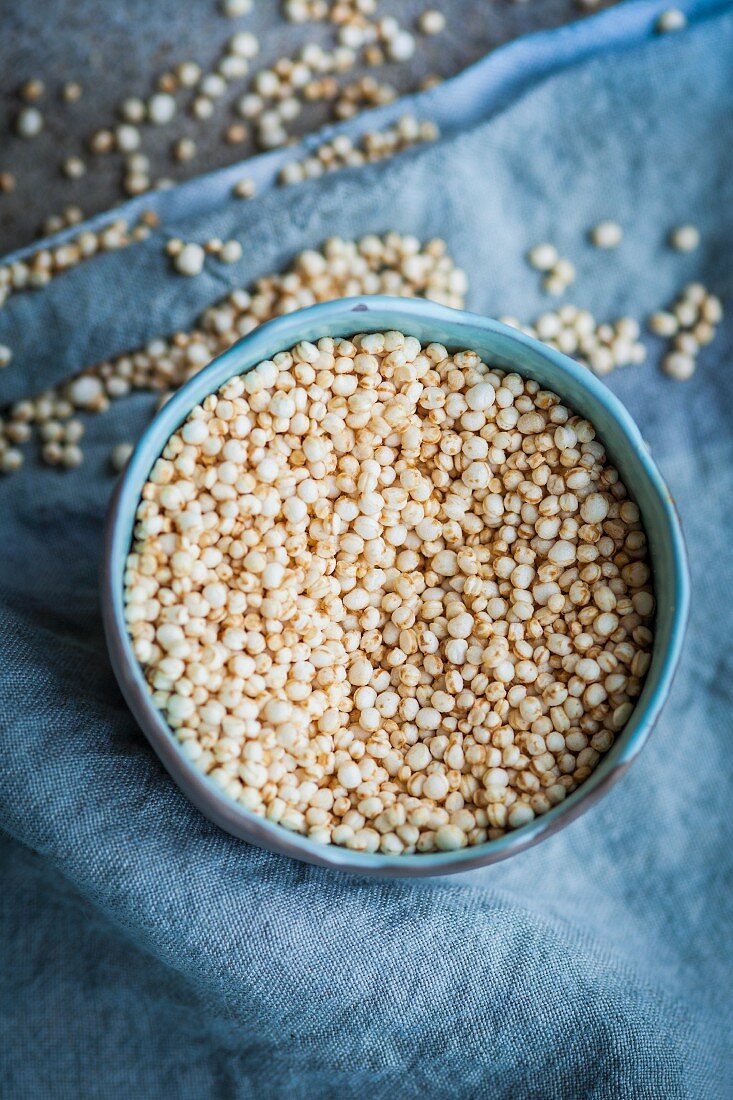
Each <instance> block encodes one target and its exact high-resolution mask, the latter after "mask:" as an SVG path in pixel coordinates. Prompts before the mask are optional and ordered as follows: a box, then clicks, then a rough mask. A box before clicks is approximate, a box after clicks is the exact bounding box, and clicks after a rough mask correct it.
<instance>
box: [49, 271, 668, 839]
mask: <svg viewBox="0 0 733 1100" xmlns="http://www.w3.org/2000/svg"><path fill="white" fill-rule="evenodd" d="M315 256H316V254H314V259H313V263H314V264H319V263H320V261H317V260H316V258H315ZM46 446H47V448H54V447H55V448H56V450H54V451H53V455H51V456H50V459H49V460H52V459H53V460H55V461H58V462H61V463H63V462H64V446H63V445H61V446H60V447H59V444H54V443H53V442H49V443H47V444H46ZM66 449H67V450H68V444H67V445H66ZM57 452H58V454H57ZM125 606H126V611H125V614H126V621H127V625H128V630H129V633H130V637H131V640H132V646H133V650H134V652H135V654H136V657H137V659H138V660H139V662H140V664H141V665H142V667H143V669H144V672H145V676H146V679H147V682H148V686H149V689H150V692H151V698H152V702H153V704H154V705H155V706H156V707H158V708H159V709H160V710H161V711H162V712H163V714H164V715H165V716H166V719H167V721H168V723H169V725H170V727H171V729H172V730H173V732H174V733H175V735H176V737H177V738H178V740H179V741H180V743H181V746H182V749H183V751H184V752H185V754H186V755H187V757H188V758H189V759H190V760H191V761H192V762H193V763H194V765H195V766H196V767H198V768H199V769H201V770H202V771H203V772H205V773H206V774H208V775H209V777H210V778H211V780H212V782H214V783H216V784H217V785H218V786H219V787H220V788H221V789H222V790H223V791H224V792H226V793H227V794H228V795H229V796H230V797H232V798H233V799H236V800H238V801H239V802H240V803H241V804H242V805H243V806H245V807H246V808H247V809H248V810H250V811H251V812H253V813H255V814H256V815H258V816H261V817H264V818H267V819H268V820H270V821H272V822H275V823H278V822H279V823H280V824H281V825H283V826H284V827H285V828H288V829H291V830H295V831H297V832H300V833H304V834H307V835H308V836H309V837H310V838H311V839H313V840H314V841H317V842H319V843H326V844H328V843H333V844H340V845H345V846H346V847H348V848H353V849H355V850H360V851H380V852H383V853H386V854H404V853H411V852H429V851H434V850H442V851H454V850H458V849H460V848H463V847H466V846H470V845H475V844H480V843H484V842H485V841H486V840H490V839H494V838H496V837H499V836H501V835H502V834H503V833H504V832H506V831H507V830H511V829H516V828H520V827H521V826H522V825H525V824H527V823H528V822H530V821H532V820H533V819H534V818H535V817H536V816H539V815H541V814H543V813H546V812H547V811H548V810H549V809H550V808H551V807H552V806H555V805H558V804H559V803H560V802H562V801H563V799H564V798H565V797H567V795H568V794H569V793H571V792H572V791H573V790H575V789H576V787H578V786H579V785H580V784H581V783H582V782H583V781H584V780H585V779H587V777H588V776H589V775H590V774H591V773H592V771H593V769H594V767H595V766H596V764H597V763H598V761H599V759H600V757H601V754H602V753H604V752H606V751H608V749H609V748H610V747H611V745H612V744H613V742H614V740H615V738H616V736H617V735H618V733H619V732H620V731H621V730H622V729H623V727H624V725H625V724H626V722H627V721H628V718H629V716H630V715H631V713H632V711H633V706H634V701H635V700H636V699H637V698H638V696H639V694H640V692H641V688H642V685H643V679H644V674H645V672H646V670H647V668H648V666H649V662H650V657H651V649H652V643H653V633H652V631H653V625H654V606H655V605H654V596H653V587H652V577H651V572H650V567H649V564H648V556H647V546H646V538H645V535H644V531H643V527H642V525H641V521H640V516H639V510H638V508H637V507H636V505H635V504H634V503H633V502H632V501H630V500H629V499H628V496H627V493H626V490H625V488H624V486H623V485H622V483H621V481H620V480H619V477H618V473H617V471H616V470H615V469H614V468H613V467H612V466H610V465H609V463H608V460H607V458H606V454H605V451H604V448H603V446H602V444H601V443H599V441H598V440H597V439H596V438H595V431H594V429H593V426H592V425H591V424H590V423H589V422H588V421H587V420H584V419H583V418H582V417H579V416H577V415H576V414H575V413H574V412H573V411H572V410H571V409H569V408H568V407H567V406H566V405H565V404H564V403H563V402H562V400H561V399H560V398H559V397H558V396H557V395H555V394H553V393H551V392H548V391H545V390H542V389H540V387H539V385H538V384H537V383H536V382H534V381H532V380H529V379H524V378H522V377H520V376H519V375H518V374H514V373H505V372H504V371H502V370H499V369H497V368H494V367H491V366H490V365H487V364H485V363H483V362H482V361H481V359H480V357H479V356H478V355H477V354H476V353H474V352H472V351H470V350H464V351H457V352H448V351H447V350H446V348H445V347H443V346H442V345H440V344H437V343H432V344H427V345H423V344H421V343H420V341H418V340H417V339H415V338H414V337H412V336H406V335H404V334H403V333H401V332H395V331H392V332H377V333H362V334H357V335H355V336H353V337H351V338H331V337H328V336H324V337H323V338H322V339H320V340H313V341H302V342H301V343H299V344H297V345H296V346H295V347H294V348H291V349H289V350H287V351H283V352H281V353H279V354H277V355H275V356H273V358H272V359H271V360H267V361H265V362H263V363H260V364H259V365H258V366H256V367H255V368H253V369H252V370H250V371H248V372H247V373H245V374H243V375H241V376H236V377H234V378H231V379H230V380H229V381H228V382H226V383H225V384H224V385H223V386H222V387H221V389H220V390H219V392H218V393H214V394H211V395H209V396H208V397H207V398H205V400H204V401H203V402H202V404H201V405H199V406H197V407H196V408H194V409H193V410H192V412H191V414H190V415H189V417H188V419H187V420H186V421H185V423H184V424H183V425H182V426H181V428H179V429H178V430H177V431H176V432H175V433H174V435H173V436H172V437H171V439H170V440H169V442H168V444H167V445H166V447H165V449H164V451H163V453H162V455H161V457H160V458H159V459H158V460H157V462H156V463H155V465H154V467H153V469H152V471H151V473H150V476H149V480H148V482H147V483H146V485H145V487H144V489H143V492H142V499H141V501H140V504H139V506H138V510H137V517H136V525H135V529H134V535H133V545H132V547H131V551H130V555H129V557H128V562H127V570H126V574H125Z"/></svg>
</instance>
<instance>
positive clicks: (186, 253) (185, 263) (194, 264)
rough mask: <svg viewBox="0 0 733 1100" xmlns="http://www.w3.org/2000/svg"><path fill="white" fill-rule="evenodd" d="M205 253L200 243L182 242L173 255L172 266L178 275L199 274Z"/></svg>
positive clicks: (202, 267) (202, 266)
mask: <svg viewBox="0 0 733 1100" xmlns="http://www.w3.org/2000/svg"><path fill="white" fill-rule="evenodd" d="M205 259H206V253H205V251H204V249H203V248H202V247H201V245H200V244H184V245H183V247H182V248H181V249H180V251H176V252H175V254H174V256H173V266H174V267H175V269H176V271H177V272H178V273H179V275H188V276H192V275H200V274H201V272H202V271H203V269H204V260H205Z"/></svg>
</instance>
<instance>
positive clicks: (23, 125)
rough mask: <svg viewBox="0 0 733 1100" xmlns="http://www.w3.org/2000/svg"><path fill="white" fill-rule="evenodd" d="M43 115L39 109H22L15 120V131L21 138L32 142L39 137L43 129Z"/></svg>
mask: <svg viewBox="0 0 733 1100" xmlns="http://www.w3.org/2000/svg"><path fill="white" fill-rule="evenodd" d="M43 125H44V121H43V115H42V114H41V112H40V111H39V110H38V108H37V107H22V108H21V109H20V111H18V114H17V116H16V119H15V130H16V133H17V134H18V136H19V137H22V138H25V139H26V140H31V139H32V138H35V137H38V135H39V134H40V132H41V130H42V129H43Z"/></svg>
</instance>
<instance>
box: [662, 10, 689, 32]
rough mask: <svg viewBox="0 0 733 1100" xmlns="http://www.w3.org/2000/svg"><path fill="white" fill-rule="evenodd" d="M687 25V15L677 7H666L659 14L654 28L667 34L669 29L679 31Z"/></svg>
mask: <svg viewBox="0 0 733 1100" xmlns="http://www.w3.org/2000/svg"><path fill="white" fill-rule="evenodd" d="M686 26H687V16H686V15H685V13H684V12H683V11H680V9H679V8H667V10H666V11H663V12H662V14H661V15H660V16H659V18H658V19H657V22H656V29H657V31H658V32H659V34H669V33H670V32H671V31H681V30H683V29H684V28H685V27H686Z"/></svg>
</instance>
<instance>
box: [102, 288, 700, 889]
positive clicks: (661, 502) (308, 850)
mask: <svg viewBox="0 0 733 1100" xmlns="http://www.w3.org/2000/svg"><path fill="white" fill-rule="evenodd" d="M387 329H397V330H399V331H401V332H404V333H406V334H409V335H412V336H416V337H417V338H418V339H419V340H421V341H423V342H430V341H436V342H439V343H442V344H444V345H445V346H447V347H448V348H449V349H455V350H458V349H461V348H470V349H472V350H474V351H477V352H478V353H479V354H480V355H481V356H482V358H483V359H484V360H485V361H487V362H488V363H490V364H492V365H495V366H498V367H502V368H505V369H507V370H512V371H516V372H518V373H519V374H521V375H525V376H527V377H530V378H533V379H535V380H536V381H537V382H539V383H540V385H541V386H543V387H544V388H546V389H550V390H554V391H555V392H556V393H558V394H559V395H560V396H561V397H562V398H563V400H565V401H566V402H567V403H568V405H570V406H571V407H572V408H573V409H574V410H575V411H576V412H578V413H580V414H582V415H583V416H584V417H587V419H588V420H590V421H591V422H592V423H593V424H594V426H595V427H596V429H597V431H598V435H599V437H600V439H601V440H602V442H603V444H604V446H605V447H606V449H607V453H608V455H609V456H610V459H611V461H612V462H613V463H614V465H615V466H616V467H617V469H618V470H619V473H620V475H621V478H622V480H623V481H624V483H625V485H626V487H627V489H628V490H629V493H630V495H631V496H632V497H633V498H634V500H635V501H636V502H637V504H638V506H639V508H640V510H641V514H642V518H643V522H644V525H645V528H646V532H647V536H648V539H649V548H650V554H651V561H652V568H653V575H654V584H655V592H656V600H657V612H656V627H655V630H656V633H655V642H654V652H653V658H652V663H651V667H650V669H649V672H648V674H647V677H646V681H645V684H644V689H643V691H642V694H641V697H640V698H639V700H638V703H637V705H636V708H635V710H634V712H633V715H632V717H631V719H630V721H629V722H628V724H627V726H626V727H625V729H624V730H623V732H622V733H621V734H620V735H619V736H618V738H617V740H616V742H615V744H614V745H613V747H612V748H611V750H610V751H609V752H608V753H607V754H606V755H605V756H604V757H603V759H602V760H601V761H600V763H599V764H598V766H597V767H596V769H595V771H594V772H593V774H592V775H591V776H590V777H589V778H588V779H587V780H586V781H585V782H584V783H583V784H582V785H581V786H580V787H579V788H578V789H577V790H576V791H574V792H573V794H571V795H570V796H569V797H568V798H567V799H566V800H565V802H563V803H561V804H560V805H559V806H556V807H554V808H553V809H552V810H550V811H549V812H548V813H546V814H543V815H542V816H540V817H537V818H535V820H534V821H532V822H530V823H529V824H528V825H525V826H523V827H522V828H520V829H517V830H515V831H514V832H510V833H508V834H507V835H506V836H503V837H501V838H499V839H498V840H491V841H488V842H487V843H486V844H483V845H479V846H476V847H469V848H464V849H462V850H460V851H457V852H435V853H429V854H428V853H426V854H414V855H406V856H391V855H383V854H380V853H363V852H353V851H350V850H349V849H347V848H340V847H337V846H336V845H322V844H318V843H315V842H313V841H311V840H309V839H308V838H307V837H305V836H301V835H299V834H297V833H293V832H290V831H288V830H287V829H285V828H283V827H282V826H280V825H275V824H273V823H271V822H269V821H265V820H263V819H262V818H260V817H257V816H256V815H254V814H252V813H251V812H250V811H248V810H246V809H244V808H243V807H242V806H241V805H239V803H237V802H235V801H233V800H232V799H231V798H229V797H228V796H227V795H225V794H224V793H223V792H222V791H220V790H219V789H218V788H217V787H216V786H215V785H214V784H213V783H212V782H211V781H210V780H209V779H207V778H206V776H204V775H203V774H202V773H201V772H199V771H198V770H197V769H196V768H195V766H194V765H193V764H192V763H191V762H190V761H189V760H187V759H186V757H185V756H184V755H183V753H182V752H181V750H180V748H179V745H178V742H177V741H176V739H175V737H174V736H173V734H172V732H171V730H170V729H169V727H168V726H167V725H166V722H165V719H164V717H163V715H162V714H161V713H160V711H158V710H157V709H156V708H155V707H154V706H153V704H152V703H151V700H150V695H149V692H148V688H147V685H146V682H145V679H144V676H143V673H142V670H141V668H140V666H139V664H138V662H137V660H136V659H135V656H134V654H133V651H132V647H131V645H130V641H129V638H128V635H127V631H126V629H125V620H124V614H123V612H124V607H123V573H124V568H125V559H126V556H127V554H128V551H129V548H130V543H131V538H132V530H133V524H134V518H135V510H136V508H137V505H138V502H139V500H140V493H141V490H142V487H143V485H144V484H145V481H146V480H147V477H148V474H149V473H150V470H151V468H152V466H153V464H154V462H155V460H156V459H157V458H158V456H159V455H160V454H161V452H162V450H163V448H164V447H165V445H166V443H167V441H168V439H169V437H170V436H171V435H172V433H173V432H174V431H175V430H176V428H178V426H179V425H180V424H181V423H182V422H183V421H184V420H185V419H186V417H187V416H188V414H189V412H190V411H191V409H192V408H193V407H194V406H195V405H198V404H199V403H200V402H201V401H203V399H204V398H205V397H206V395H207V394H209V393H212V392H214V391H216V390H218V389H219V387H220V386H221V385H222V384H223V383H224V382H225V381H226V380H227V379H228V378H230V377H232V376H233V375H235V374H241V373H242V372H243V371H247V370H249V369H250V368H251V367H253V366H255V365H256V364H257V363H259V362H261V361H262V360H263V359H268V358H270V357H272V356H273V355H275V354H276V353H277V352H278V351H282V350H283V349H285V348H289V347H292V346H293V345H294V344H296V343H297V342H298V341H299V340H316V339H318V338H319V337H321V336H326V335H328V336H351V335H353V334H355V333H357V332H379V331H384V330H387ZM102 592H103V615H104V625H105V631H106V635H107V642H108V645H109V651H110V656H111V659H112V665H113V668H114V671H115V674H116V676H117V679H118V681H119V683H120V687H121V688H122V691H123V694H124V696H125V698H126V700H127V702H128V704H129V706H130V709H131V710H132V712H133V714H134V715H135V718H136V719H137V721H138V722H139V724H140V726H141V728H142V730H143V732H144V733H145V734H146V736H147V737H148V740H149V741H150V743H151V745H152V747H153V748H154V750H155V752H156V753H157V754H158V756H159V757H160V759H161V761H162V763H163V765H164V766H165V768H166V769H167V770H168V772H169V773H170V775H171V777H172V778H173V780H174V781H175V782H176V783H177V784H178V786H179V787H180V788H181V790H182V791H184V793H185V794H186V795H187V796H188V798H189V799H190V800H191V801H192V802H193V803H194V805H195V806H197V807H198V809H199V810H200V811H201V812H202V813H203V814H205V815H206V816H207V817H208V818H210V819H211V820H212V821H214V822H216V824H217V825H219V826H221V828H222V829H225V830H227V832H229V833H232V834H233V835H234V836H236V837H239V838H241V839H242V840H246V841H249V842H251V843H252V844H257V845H260V846H261V847H263V848H268V849H270V850H271V851H273V852H279V853H282V854H283V855H287V856H292V857H294V858H296V859H301V860H305V861H307V862H309V863H314V864H320V865H322V866H328V867H334V868H338V869H340V870H344V871H351V872H356V873H360V874H368V875H383V876H398V875H404V876H417V875H437V874H446V873H451V872H458V871H466V870H469V869H471V868H474V867H479V866H482V865H484V864H489V863H494V862H496V861H497V860H501V859H505V858H507V857H508V856H511V855H514V854H516V853H517V852H521V851H522V850H523V849H525V848H527V847H529V845H531V844H535V843H537V841H539V840H542V839H544V838H547V837H549V836H551V835H552V833H554V832H556V831H557V830H558V829H559V828H561V827H562V826H564V825H567V824H568V823H569V822H570V821H572V820H573V819H574V818H576V817H577V816H578V815H579V814H580V813H582V812H583V811H584V810H587V809H588V808H589V807H590V806H591V805H592V804H593V803H594V802H595V801H596V800H597V799H598V798H599V797H600V796H601V795H602V794H603V793H604V792H606V791H608V790H609V788H610V787H611V786H612V785H613V784H614V783H615V782H616V781H617V780H618V779H619V778H620V777H621V776H622V775H623V773H624V772H625V771H626V769H627V768H628V767H629V765H630V764H631V762H632V761H633V760H634V759H635V757H636V756H637V755H638V754H639V752H640V751H641V749H642V747H643V745H644V744H645V742H646V740H647V738H648V737H649V735H650V733H651V731H652V728H653V726H654V723H655V721H656V719H657V717H658V715H659V712H660V710H661V708H662V704H663V703H664V700H665V698H666V696H667V693H668V692H669V687H670V684H671V681H672V676H673V673H674V669H675V666H676V664H677V661H678V658H679V654H680V649H681V647H682V640H683V634H684V628H685V622H686V617H687V609H688V603H689V580H688V571H687V563H686V558H685V550H684V544H683V540H682V534H681V531H680V524H679V521H678V518H677V515H676V512H675V509H674V505H673V503H672V499H671V497H670V494H669V490H668V489H667V487H666V485H665V484H664V482H663V480H662V478H661V476H660V474H659V471H658V470H657V468H656V466H655V465H654V463H653V462H652V460H651V458H650V456H649V453H648V450H647V447H646V445H645V443H644V441H643V439H642V437H641V435H640V434H639V430H638V428H637V427H636V425H635V424H634V422H633V420H632V419H631V417H630V416H629V414H628V412H627V411H626V409H625V408H624V407H623V406H622V405H621V404H620V402H619V401H618V400H617V399H616V398H615V397H614V396H613V394H612V393H611V392H610V391H609V390H608V389H607V388H606V387H605V386H604V385H602V384H601V383H600V382H599V381H598V380H597V379H596V378H594V376H593V375H592V374H591V373H590V372H589V371H587V370H585V369H584V368H583V367H581V366H579V365H578V364H577V363H575V362H573V360H572V359H569V358H567V357H566V356H565V355H562V354H560V353H559V352H557V351H553V350H552V349H550V348H548V347H546V346H545V345H544V344H541V343H539V342H537V341H536V340H533V339H531V338H529V337H527V336H525V335H523V334H522V333H520V332H518V331H516V330H515V329H512V328H508V327H507V326H506V325H502V324H500V323H499V322H497V321H492V320H489V319H487V318H485V317H479V316H476V315H473V314H470V313H465V312H462V311H459V310H453V309H448V308H446V307H443V306H439V305H435V304H434V303H432V302H427V301H423V300H419V299H405V298H388V297H382V296H374V297H365V298H358V299H357V298H348V299H343V300H340V301H334V302H326V303H323V304H321V305H316V306H312V307H311V308H309V309H304V310H300V311H298V312H297V313H291V314H288V315H286V316H284V317H279V318H277V319H276V320H274V321H270V322H269V323H267V324H264V325H262V326H261V327H260V328H258V329H256V330H255V331H254V332H252V333H251V334H250V335H249V336H246V337H244V339H242V340H240V341H239V342H238V343H237V344H235V345H234V346H233V347H232V348H230V349H229V350H228V351H227V352H225V353H224V354H223V355H221V356H219V357H218V358H217V359H215V360H214V361H213V362H212V363H210V364H209V366H207V367H206V368H205V369H204V370H202V371H201V372H200V373H199V374H197V375H196V376H195V377H194V378H192V379H191V381H190V382H188V383H187V384H186V385H185V386H183V387H182V388H181V389H180V390H178V392H177V393H176V394H175V396H174V397H172V398H171V400H170V401H169V402H168V403H167V404H166V405H165V406H164V407H163V409H161V411H160V412H159V413H158V415H157V416H156V417H155V419H154V420H153V421H152V423H151V424H150V427H149V428H148V429H147V431H146V432H145V434H144V435H143V437H142V439H141V440H140V442H139V444H138V445H137V447H136V449H135V452H134V454H133V455H132V457H131V458H130V461H129V463H128V465H127V467H126V469H125V471H124V473H123V474H122V476H121V478H120V481H119V483H118V485H117V489H116V492H115V495H114V499H113V501H112V504H111V508H110V513H109V520H108V525H107V533H106V543H105V556H104V576H103V585H102Z"/></svg>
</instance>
